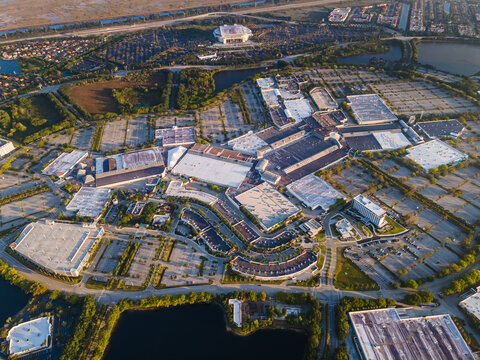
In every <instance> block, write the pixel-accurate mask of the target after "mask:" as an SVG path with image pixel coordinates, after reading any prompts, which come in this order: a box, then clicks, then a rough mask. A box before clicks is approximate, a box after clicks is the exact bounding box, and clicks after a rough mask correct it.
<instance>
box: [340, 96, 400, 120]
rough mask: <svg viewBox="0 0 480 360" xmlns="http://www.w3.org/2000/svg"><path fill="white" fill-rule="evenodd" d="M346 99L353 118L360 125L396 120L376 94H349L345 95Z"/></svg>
mask: <svg viewBox="0 0 480 360" xmlns="http://www.w3.org/2000/svg"><path fill="white" fill-rule="evenodd" d="M347 101H348V105H350V108H351V109H352V111H353V115H354V117H355V120H356V121H357V122H358V123H359V124H360V125H364V124H378V123H386V122H392V121H395V120H397V117H396V116H395V115H394V114H393V113H392V111H391V110H390V109H389V108H388V106H387V105H386V104H385V103H384V102H383V100H382V99H381V98H380V96H378V95H377V94H366V95H350V96H347Z"/></svg>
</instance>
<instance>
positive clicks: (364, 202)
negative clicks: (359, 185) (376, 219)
mask: <svg viewBox="0 0 480 360" xmlns="http://www.w3.org/2000/svg"><path fill="white" fill-rule="evenodd" d="M353 200H356V201H358V202H359V203H360V204H362V205H363V206H365V207H366V208H367V209H368V210H370V211H371V212H373V213H374V214H375V215H377V216H382V215H384V214H385V210H383V209H382V208H381V207H380V206H378V205H377V204H375V203H374V202H373V201H372V200H370V199H369V198H367V197H366V196H363V195H362V194H360V195H357V196H355V198H354V199H353Z"/></svg>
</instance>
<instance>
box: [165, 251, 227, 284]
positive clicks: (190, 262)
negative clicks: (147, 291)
mask: <svg viewBox="0 0 480 360" xmlns="http://www.w3.org/2000/svg"><path fill="white" fill-rule="evenodd" d="M202 258H203V259H207V260H203V266H204V269H203V270H202V272H203V275H202V276H200V275H199V273H200V265H201V264H202ZM214 261H216V260H213V259H212V258H211V257H210V256H207V255H206V254H203V253H200V252H197V251H196V250H194V249H193V248H192V246H191V245H185V244H183V243H181V242H179V243H177V245H176V246H175V249H174V250H173V252H172V255H171V257H170V262H168V263H165V265H166V266H167V267H168V269H167V270H166V271H165V274H164V275H163V281H162V284H164V285H165V286H167V287H168V286H181V285H191V284H202V283H208V280H209V278H213V277H214V276H215V275H216V274H217V273H219V271H218V270H219V269H218V266H219V265H218V262H217V263H214Z"/></svg>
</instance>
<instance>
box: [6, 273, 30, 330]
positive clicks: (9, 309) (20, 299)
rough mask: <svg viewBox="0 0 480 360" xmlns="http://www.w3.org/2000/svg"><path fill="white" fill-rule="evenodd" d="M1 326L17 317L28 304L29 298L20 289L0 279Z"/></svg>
mask: <svg viewBox="0 0 480 360" xmlns="http://www.w3.org/2000/svg"><path fill="white" fill-rule="evenodd" d="M0 296H1V300H0V326H3V324H4V323H5V320H6V319H7V318H8V317H11V316H13V315H15V314H16V313H17V312H18V311H20V310H21V309H22V308H23V307H24V306H25V305H27V302H28V296H27V295H26V294H25V293H24V292H23V291H22V290H20V289H19V288H17V287H15V286H12V285H10V283H9V282H8V281H5V280H3V278H0Z"/></svg>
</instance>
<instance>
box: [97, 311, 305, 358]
mask: <svg viewBox="0 0 480 360" xmlns="http://www.w3.org/2000/svg"><path fill="white" fill-rule="evenodd" d="M306 344H307V337H306V335H305V334H304V333H301V332H296V331H292V330H260V331H257V332H255V333H253V334H251V335H249V336H238V335H235V334H233V333H232V332H230V331H227V329H226V326H225V318H224V313H223V309H221V308H220V307H219V306H216V305H193V306H181V307H175V308H169V309H156V310H147V311H128V312H126V313H124V314H122V316H121V317H120V319H119V321H118V324H117V326H116V328H115V330H114V331H113V334H112V338H111V341H110V345H109V347H108V349H107V351H106V355H105V357H104V359H103V360H127V359H128V360H131V359H142V360H157V359H179V360H183V359H195V360H245V359H248V360H267V359H275V360H293V359H295V360H301V359H302V358H303V357H304V355H305V349H306Z"/></svg>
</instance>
